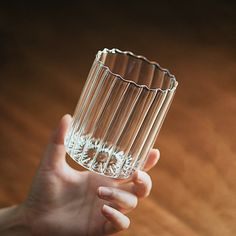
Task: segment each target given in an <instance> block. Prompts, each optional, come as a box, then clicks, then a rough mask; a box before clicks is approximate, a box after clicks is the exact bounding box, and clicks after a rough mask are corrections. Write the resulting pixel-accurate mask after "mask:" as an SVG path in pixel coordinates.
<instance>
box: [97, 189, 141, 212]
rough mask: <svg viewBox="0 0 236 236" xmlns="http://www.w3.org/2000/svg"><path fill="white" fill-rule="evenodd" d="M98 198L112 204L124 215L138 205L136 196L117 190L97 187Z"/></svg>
mask: <svg viewBox="0 0 236 236" xmlns="http://www.w3.org/2000/svg"><path fill="white" fill-rule="evenodd" d="M98 196H99V198H101V199H103V200H107V201H109V202H111V203H113V204H114V205H115V206H117V207H118V209H119V210H121V211H122V212H124V213H127V212H130V211H131V210H133V209H134V208H135V207H136V206H137V203H138V198H137V196H136V195H134V194H132V193H130V192H127V191H124V190H121V189H118V188H112V187H99V188H98Z"/></svg>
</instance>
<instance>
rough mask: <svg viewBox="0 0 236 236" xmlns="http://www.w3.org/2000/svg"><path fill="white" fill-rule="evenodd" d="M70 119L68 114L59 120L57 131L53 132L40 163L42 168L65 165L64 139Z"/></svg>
mask: <svg viewBox="0 0 236 236" xmlns="http://www.w3.org/2000/svg"><path fill="white" fill-rule="evenodd" d="M71 119H72V118H71V116H70V115H69V114H66V115H64V116H63V117H62V118H61V120H60V122H59V125H58V127H57V129H56V130H55V131H54V132H53V134H52V137H51V140H50V142H49V144H48V146H47V149H46V153H45V156H44V158H43V161H42V165H43V167H44V168H49V169H51V168H55V167H56V166H58V165H61V164H65V162H66V160H65V156H66V151H65V147H64V138H65V134H66V131H67V129H68V127H69V124H70V121H71Z"/></svg>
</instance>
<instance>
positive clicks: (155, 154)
mask: <svg viewBox="0 0 236 236" xmlns="http://www.w3.org/2000/svg"><path fill="white" fill-rule="evenodd" d="M159 159H160V151H159V150H158V149H154V148H153V149H151V150H150V151H149V154H148V157H147V161H146V163H145V164H144V167H143V170H144V171H149V170H150V169H152V168H153V167H154V166H155V165H156V164H157V162H158V161H159ZM131 180H132V178H128V179H117V180H116V182H117V183H118V184H124V183H128V182H130V181H131Z"/></svg>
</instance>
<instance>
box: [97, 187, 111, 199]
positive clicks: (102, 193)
mask: <svg viewBox="0 0 236 236" xmlns="http://www.w3.org/2000/svg"><path fill="white" fill-rule="evenodd" d="M98 193H99V195H100V196H104V197H106V196H110V195H111V194H112V191H111V189H109V188H106V187H99V189H98Z"/></svg>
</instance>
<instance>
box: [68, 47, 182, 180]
mask: <svg viewBox="0 0 236 236" xmlns="http://www.w3.org/2000/svg"><path fill="white" fill-rule="evenodd" d="M177 84H178V82H177V81H176V79H175V77H174V76H173V75H171V74H170V73H169V71H168V70H166V69H163V68H161V67H160V66H159V64H157V63H156V62H152V61H149V60H148V59H146V58H145V57H143V56H137V55H135V54H133V53H132V52H129V51H120V50H118V49H111V50H109V49H106V48H105V49H103V50H102V51H99V52H98V53H97V55H96V58H95V60H94V63H93V65H92V67H91V70H90V72H89V75H88V78H87V80H86V83H85V85H84V87H83V90H82V94H81V96H80V99H79V101H78V104H77V107H76V109H75V112H74V115H73V119H72V122H71V124H70V128H69V130H68V131H67V134H66V138H65V148H66V151H67V153H68V154H69V155H70V156H71V157H72V158H73V159H74V160H75V161H76V162H77V163H79V164H80V165H82V166H83V167H85V168H87V169H89V170H91V171H94V172H96V173H99V174H102V175H105V176H109V177H113V178H128V177H130V176H131V175H132V173H133V172H134V171H135V170H136V169H142V167H143V166H144V164H145V161H146V158H147V155H148V152H149V150H150V149H151V148H152V146H153V145H154V142H155V140H156V138H157V135H158V133H159V131H160V128H161V125H162V123H163V121H164V118H165V116H166V113H167V111H168V108H169V106H170V104H171V101H172V99H173V96H174V93H175V91H176V87H177Z"/></svg>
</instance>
